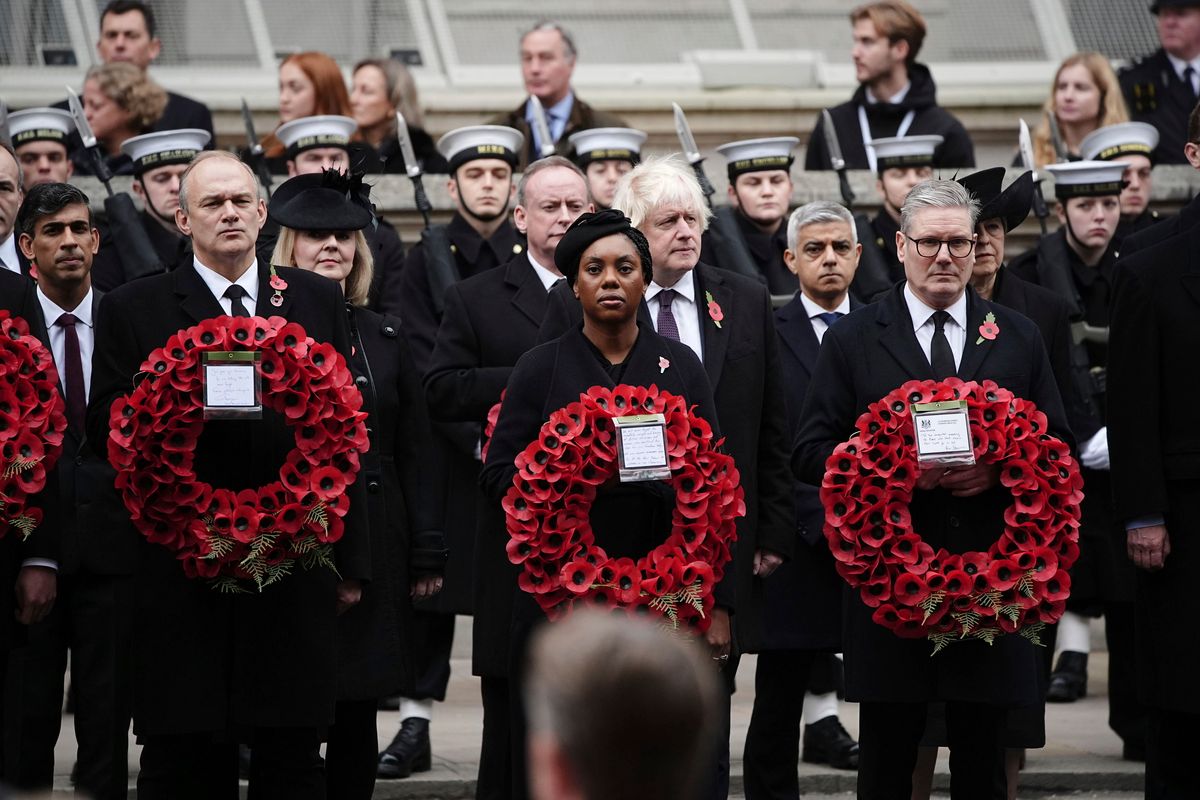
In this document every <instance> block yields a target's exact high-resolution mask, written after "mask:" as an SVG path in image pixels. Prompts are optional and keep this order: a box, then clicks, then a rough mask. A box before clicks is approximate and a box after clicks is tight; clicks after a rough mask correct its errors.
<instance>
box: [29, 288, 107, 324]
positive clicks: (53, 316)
mask: <svg viewBox="0 0 1200 800" xmlns="http://www.w3.org/2000/svg"><path fill="white" fill-rule="evenodd" d="M37 297H38V302H39V303H41V304H42V319H44V320H46V327H47V328H53V327H54V324H55V323H56V322H58V318H59V317H61V316H62V315H63V314H73V315H74V316H75V321H76V322H82V323H83V324H84V325H86V326H88V327H89V328H91V327H92V326H93V325H94V320H93V319H92V287H91V286H89V287H88V291H87V294H86V295H84V297H83V299H82V300H80V301H79V305H78V306H76V307H75V308H74V310H71V311H68V310H67V309H65V308H60V307H59V305H58V303H56V302H54V301H53V300H51V299H50V298H49V297H47V296H46V293H45V292H43V291H42V287H41V286H39V287H37Z"/></svg>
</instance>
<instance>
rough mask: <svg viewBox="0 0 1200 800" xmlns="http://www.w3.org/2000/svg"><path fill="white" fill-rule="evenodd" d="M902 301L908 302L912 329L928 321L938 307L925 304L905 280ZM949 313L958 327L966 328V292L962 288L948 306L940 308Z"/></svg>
mask: <svg viewBox="0 0 1200 800" xmlns="http://www.w3.org/2000/svg"><path fill="white" fill-rule="evenodd" d="M904 302H905V303H907V304H908V315H909V316H910V317H912V326H913V330H914V331H916V330H919V329H920V328H921V327H923V326H924V325H925V323H927V322H929V318H930V317H931V316H933V314H934V312H936V311H938V309H936V308H933V307H932V306H929V305H926V304H925V301H923V300H921V298H919V297H917V296H916V295H915V294H913V290H912V286H911V285H909V283H908V282H907V281H905V283H904ZM941 310H943V311H945V312H947V313H948V314H949V315H950V319H952V320H954V321H955V322H956V323H958V327H960V328H962V329H963V330H964V331H965V330H966V329H967V293H966V291H965V290H964V291H963V293H962V294H961V295H959V297H958V299H957V300H955V301H954V302H953V303H952V304H951V305H950V307H949V308H944V309H941Z"/></svg>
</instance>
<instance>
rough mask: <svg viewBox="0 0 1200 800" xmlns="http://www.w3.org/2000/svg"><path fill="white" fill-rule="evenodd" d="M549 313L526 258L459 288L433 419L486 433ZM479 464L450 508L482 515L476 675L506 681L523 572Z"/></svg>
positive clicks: (443, 332)
mask: <svg viewBox="0 0 1200 800" xmlns="http://www.w3.org/2000/svg"><path fill="white" fill-rule="evenodd" d="M545 313H546V288H545V286H544V285H543V284H542V281H541V279H540V278H539V277H538V276H537V273H536V272H534V269H533V265H532V264H530V263H529V257H528V256H527V255H525V254H524V253H522V254H521V255H519V256H517V257H515V258H513V259H512V260H510V261H509V262H508V264H507V265H505V266H504V267H501V268H498V269H493V270H488V271H487V272H484V273H481V274H479V275H476V276H475V277H473V278H468V279H467V280H465V281H462V282H460V283H456V284H454V285H453V286H451V287H450V289H449V291H447V293H446V313H445V315H444V317H443V319H442V326H441V328H440V329H439V330H438V336H437V346H436V347H435V348H434V351H433V358H432V363H431V365H430V368H429V371H428V372H427V373H426V375H425V400H426V402H427V403H428V404H429V415H430V416H431V417H432V418H433V419H435V420H439V421H442V422H455V423H469V424H470V425H472V426H475V427H474V430H477V431H481V430H482V429H483V425H484V421H485V419H486V418H487V413H488V411H490V410H491V408H492V406H493V405H495V404H496V403H498V402H499V401H500V393H501V392H503V391H504V387H505V385H506V384H507V383H508V376H509V374H511V373H512V368H513V366H515V365H516V363H517V360H518V359H520V357H521V356H522V355H524V354H525V351H527V350H529V349H530V348H531V347H533V345H534V344H535V343H536V341H537V335H538V328H539V327H540V326H541V323H542V316H543V315H544V314H545ZM478 441H479V440H478V438H476V439H475V442H478ZM462 444H463V445H464V446H466V445H468V442H465V441H464V442H462ZM472 450H474V446H472ZM479 466H480V465H479V462H478V461H475V462H474V469H475V471H476V472H475V475H474V481H475V483H474V484H473V485H472V486H470V487H463V488H462V492H461V494H460V493H456V494H454V495H447V496H448V497H453V498H454V501H453V502H452V503H448V505H459V504H462V505H467V504H468V503H470V504H471V505H472V511H473V514H474V517H475V547H474V549H473V552H474V556H475V558H474V582H473V591H474V610H475V624H474V628H473V632H474V646H473V653H472V664H473V669H474V670H475V674H476V675H488V676H504V675H506V674H507V671H508V643H509V635H508V634H509V622H510V620H511V617H512V599H513V593H512V587H513V586H515V585H516V581H517V570H516V568H515V567H514V566H513V565H512V564H509V563H508V556H507V553H506V552H505V549H504V545H505V542H506V535H505V531H504V514H503V512H502V511H501V510H500V507H499V506H498V505H493V504H491V503H487V502H485V500H484V498H483V495H482V493H481V491H480V489H479V485H478V480H479V479H478V470H479ZM454 488H456V487H454V486H453V485H452V486H451V489H454ZM449 546H450V547H451V548H453V547H454V546H455V542H454V541H453V540H452V541H451V542H450V543H449Z"/></svg>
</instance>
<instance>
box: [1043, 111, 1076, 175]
mask: <svg viewBox="0 0 1200 800" xmlns="http://www.w3.org/2000/svg"><path fill="white" fill-rule="evenodd" d="M1046 123H1047V125H1048V127H1049V128H1050V141H1051V143H1053V144H1054V158H1055V160H1056V161H1057V162H1058V163H1059V164H1065V163H1067V162H1068V161H1071V160H1072V159H1071V153H1070V152H1068V150H1067V146H1066V144H1064V143H1063V138H1062V132H1061V131H1059V129H1058V118H1057V117H1055V116H1054V112H1053V111H1048V112H1046Z"/></svg>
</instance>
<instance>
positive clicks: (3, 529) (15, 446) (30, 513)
mask: <svg viewBox="0 0 1200 800" xmlns="http://www.w3.org/2000/svg"><path fill="white" fill-rule="evenodd" d="M63 408H64V403H63V398H62V395H61V394H59V391H58V372H57V371H56V370H55V369H54V357H53V356H51V355H50V351H49V350H47V349H46V347H45V345H43V344H42V343H41V342H40V341H39V340H38V338H37V337H36V336H33V335H32V334H30V332H29V325H27V324H26V322H25V320H23V319H21V318H20V317H13V316H10V315H9V313H8V312H7V311H0V538H3V537H4V536H5V535H6V534H7V533H8V530H9V528H14V529H16V530H18V531H20V532H21V535H22V536H23V537H28V536H29V535H30V534H31V533H33V532H34V530H35V529H36V528H37V526H38V525H39V524H41V521H42V510H41V509H40V508H35V507H32V506H30V505H28V501H29V498H30V497H32V496H33V495H35V494H37V493H38V492H40V491H41V490H42V489H44V488H45V486H46V474H47V473H48V472H49V471H50V470H51V469H53V468H54V464H55V462H57V461H58V457H59V455H60V454H61V453H62V443H63V433H64V432H65V431H66V429H67V417H66V415H65V414H64V413H63Z"/></svg>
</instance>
